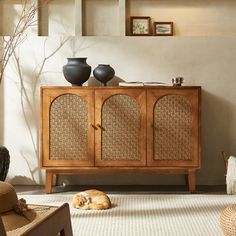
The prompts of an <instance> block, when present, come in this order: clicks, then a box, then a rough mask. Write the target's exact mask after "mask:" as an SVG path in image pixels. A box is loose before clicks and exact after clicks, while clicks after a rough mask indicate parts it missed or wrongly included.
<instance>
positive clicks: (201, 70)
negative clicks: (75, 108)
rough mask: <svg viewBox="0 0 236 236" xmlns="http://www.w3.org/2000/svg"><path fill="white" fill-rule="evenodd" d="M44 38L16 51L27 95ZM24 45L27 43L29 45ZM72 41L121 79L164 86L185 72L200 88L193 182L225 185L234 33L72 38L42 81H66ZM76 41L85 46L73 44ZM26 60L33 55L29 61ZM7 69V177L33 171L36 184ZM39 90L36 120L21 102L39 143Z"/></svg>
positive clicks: (154, 180) (231, 146) (232, 117)
mask: <svg viewBox="0 0 236 236" xmlns="http://www.w3.org/2000/svg"><path fill="white" fill-rule="evenodd" d="M44 40H45V38H29V39H28V41H27V42H25V44H24V45H22V48H21V51H20V54H21V57H20V58H21V63H22V66H23V67H24V68H25V69H24V73H25V74H24V78H25V81H26V86H27V89H28V92H29V94H31V92H30V91H31V90H30V80H33V72H32V71H33V70H34V69H35V65H38V64H40V62H41V61H42V54H43V52H42V50H41V49H42V47H43V44H44ZM72 41H74V44H73V43H72ZM82 41H83V43H82ZM144 42H145V44H144ZM59 44H60V38H59V37H57V38H56V37H51V38H47V43H46V48H47V49H48V53H50V51H52V50H53V48H56V47H57V45H59ZM28 45H31V49H29V47H28ZM71 45H75V48H77V49H78V52H77V54H76V55H75V56H86V57H88V63H89V64H90V65H91V66H92V67H93V68H95V67H96V65H97V64H99V63H109V64H110V65H111V66H112V67H113V68H114V69H115V71H116V76H117V77H119V78H121V79H123V80H126V81H136V80H140V81H144V80H146V81H162V82H167V83H169V82H170V81H171V77H173V76H183V77H184V79H185V84H186V85H200V86H202V89H203V93H202V168H201V170H200V171H199V172H198V177H197V183H198V184H216V185H217V184H223V183H224V174H223V163H222V159H221V154H220V152H221V150H223V149H225V150H228V151H230V152H231V153H232V154H235V155H236V145H235V143H236V135H235V134H236V126H235V123H236V109H235V106H236V93H235V87H236V80H235V74H236V67H235V66H234V62H235V61H236V45H235V37H221V38H218V37H197V38H194V37H193V38H191V37H179V38H174V37H172V38H170V37H169V38H132V37H127V38H124V37H114V38H110V37H107V38H103V37H96V38H94V37H86V38H83V39H81V38H77V39H75V38H71V40H70V41H68V42H67V43H66V45H64V47H63V48H62V49H61V50H60V51H59V52H58V53H57V54H55V56H54V57H53V59H51V60H49V61H48V62H47V63H46V66H45V68H44V72H45V74H43V75H42V77H41V84H43V85H69V84H68V83H67V82H66V81H65V79H64V77H63V74H62V66H63V65H64V64H65V63H66V58H67V57H70V56H71V55H72V51H73V50H72V49H73V48H72V47H71ZM79 45H82V47H83V48H80V49H79ZM114 55H115V56H114ZM28 58H31V60H30V61H29V60H28ZM10 74H11V75H12V78H9V79H8V80H6V83H5V93H6V95H5V99H4V102H5V113H4V116H5V122H4V128H5V136H4V141H5V144H6V145H7V147H8V148H9V149H10V151H11V154H12V162H11V163H12V164H11V168H10V174H9V177H10V178H13V179H14V177H15V176H18V178H15V179H14V181H18V180H19V176H25V179H24V181H26V182H27V181H29V179H31V178H32V175H35V181H36V182H38V181H39V180H40V179H41V177H39V176H38V173H37V168H38V166H37V159H36V157H35V153H34V150H33V148H32V142H31V138H30V135H29V132H28V130H27V126H26V124H25V121H24V119H23V116H22V109H21V104H20V99H19V97H20V96H19V92H18V91H19V87H18V86H19V84H18V79H17V76H16V75H15V74H14V71H11V70H8V75H10ZM110 84H112V82H111V83H110ZM38 93H39V89H38V88H37V91H36V101H35V104H36V105H35V107H34V108H35V110H34V112H33V113H34V114H35V116H36V120H35V118H33V117H31V116H32V114H31V111H30V108H29V107H27V106H26V111H27V112H28V113H27V114H28V116H27V117H28V118H30V119H29V122H30V127H31V128H32V130H33V136H34V140H35V142H36V144H37V145H38V140H37V138H38V136H37V132H38V131H37V129H38V113H39V97H38ZM30 114H31V115H30ZM16 134H21V135H20V136H19V135H16ZM37 145H36V146H37ZM27 161H28V164H27ZM67 180H68V181H69V182H70V183H83V184H86V183H93V184H95V183H100V184H118V183H123V184H128V183H129V184H130V183H133V184H141V183H142V184H166V183H168V184H184V178H183V177H182V176H180V177H177V178H176V177H164V178H163V177H161V178H160V177H156V176H155V175H150V176H149V175H145V177H144V176H140V175H138V176H134V175H128V178H127V176H126V177H125V176H114V177H112V178H111V177H107V176H105V177H99V178H97V177H94V176H93V177H88V176H84V177H83V176H82V177H80V178H78V177H75V178H71V177H70V178H67ZM20 181H22V178H20ZM71 181H72V182H71ZM29 182H30V181H29Z"/></svg>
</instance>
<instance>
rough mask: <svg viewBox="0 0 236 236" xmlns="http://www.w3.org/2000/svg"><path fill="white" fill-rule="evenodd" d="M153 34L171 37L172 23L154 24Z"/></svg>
mask: <svg viewBox="0 0 236 236" xmlns="http://www.w3.org/2000/svg"><path fill="white" fill-rule="evenodd" d="M153 32H154V35H156V36H173V22H170V21H166V22H164V21H162V22H154V23H153Z"/></svg>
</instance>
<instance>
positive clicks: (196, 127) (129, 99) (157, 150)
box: [40, 86, 201, 193]
mask: <svg viewBox="0 0 236 236" xmlns="http://www.w3.org/2000/svg"><path fill="white" fill-rule="evenodd" d="M200 98H201V87H197V86H181V87H172V86H168V87H163V86H157V87H151V86H143V87H120V86H114V87H108V86H107V87H88V86H71V87H66V86H65V87H62V86H61V87H59V86H47V87H42V89H41V129H40V136H41V143H40V150H41V152H40V153H41V166H42V167H44V168H45V169H46V192H47V193H50V192H51V191H52V185H53V183H55V182H56V178H55V176H57V175H60V174H62V175H64V174H77V173H80V174H106V173H107V174H108V173H109V174H112V173H123V172H124V173H162V174H185V176H186V177H187V179H188V184H189V191H190V192H194V191H195V186H196V184H195V172H196V170H197V169H199V168H200V107H201V104H200Z"/></svg>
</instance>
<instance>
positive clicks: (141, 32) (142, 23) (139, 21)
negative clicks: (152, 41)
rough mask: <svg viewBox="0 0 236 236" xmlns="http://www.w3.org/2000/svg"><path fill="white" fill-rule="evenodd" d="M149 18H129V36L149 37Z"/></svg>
mask: <svg viewBox="0 0 236 236" xmlns="http://www.w3.org/2000/svg"><path fill="white" fill-rule="evenodd" d="M150 25H151V18H150V17H149V16H132V17H130V35H133V36H148V35H151V27H150Z"/></svg>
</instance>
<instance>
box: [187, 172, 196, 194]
mask: <svg viewBox="0 0 236 236" xmlns="http://www.w3.org/2000/svg"><path fill="white" fill-rule="evenodd" d="M195 172H196V171H195V170H188V188H189V192H190V193H194V192H195V191H196V176H195Z"/></svg>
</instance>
